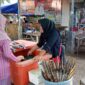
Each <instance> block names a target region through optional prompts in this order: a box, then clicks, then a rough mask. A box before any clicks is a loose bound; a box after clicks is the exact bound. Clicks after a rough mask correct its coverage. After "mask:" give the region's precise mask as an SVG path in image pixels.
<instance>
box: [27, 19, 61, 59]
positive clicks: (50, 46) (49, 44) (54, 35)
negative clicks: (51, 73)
mask: <svg viewBox="0 0 85 85" xmlns="http://www.w3.org/2000/svg"><path fill="white" fill-rule="evenodd" d="M38 23H39V25H40V32H41V36H40V39H39V42H38V44H37V45H36V46H34V47H33V48H32V49H31V50H30V51H29V52H28V55H30V54H32V52H34V51H35V50H36V49H38V48H41V52H40V53H39V56H43V55H44V54H45V53H49V54H50V55H51V56H52V58H56V57H57V56H59V55H60V56H61V54H60V52H59V51H60V43H61V38H60V33H59V31H58V30H57V29H56V27H55V24H54V22H53V21H51V20H49V19H47V18H43V19H40V20H39V21H38ZM51 56H50V57H51ZM50 57H49V58H50ZM40 59H41V58H40Z"/></svg>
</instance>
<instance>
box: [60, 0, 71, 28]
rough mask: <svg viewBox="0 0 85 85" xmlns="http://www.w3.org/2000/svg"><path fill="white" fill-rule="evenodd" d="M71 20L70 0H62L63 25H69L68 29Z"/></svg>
mask: <svg viewBox="0 0 85 85" xmlns="http://www.w3.org/2000/svg"><path fill="white" fill-rule="evenodd" d="M69 21H70V1H69V0H62V20H61V25H62V26H67V29H69Z"/></svg>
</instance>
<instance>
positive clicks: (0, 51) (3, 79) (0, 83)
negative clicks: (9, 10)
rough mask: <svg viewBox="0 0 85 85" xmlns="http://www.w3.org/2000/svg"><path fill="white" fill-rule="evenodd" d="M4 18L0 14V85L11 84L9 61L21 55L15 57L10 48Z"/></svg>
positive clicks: (18, 58)
mask: <svg viewBox="0 0 85 85" xmlns="http://www.w3.org/2000/svg"><path fill="white" fill-rule="evenodd" d="M5 24H6V18H5V17H4V16H3V15H1V14H0V85H11V78H10V61H15V62H19V61H20V60H21V59H23V57H21V56H20V57H16V56H14V55H13V53H12V51H11V50H10V46H9V44H10V41H11V39H10V38H9V37H8V35H7V34H6V32H5V30H4V29H5Z"/></svg>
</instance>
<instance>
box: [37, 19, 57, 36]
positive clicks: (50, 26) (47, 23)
mask: <svg viewBox="0 0 85 85" xmlns="http://www.w3.org/2000/svg"><path fill="white" fill-rule="evenodd" d="M38 22H39V24H41V26H42V29H43V31H44V32H43V33H42V35H43V36H44V37H45V38H47V37H49V35H50V34H51V32H52V31H53V30H56V27H55V24H54V22H53V21H51V20H49V19H47V18H44V19H40V20H38Z"/></svg>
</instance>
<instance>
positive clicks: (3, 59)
mask: <svg viewBox="0 0 85 85" xmlns="http://www.w3.org/2000/svg"><path fill="white" fill-rule="evenodd" d="M9 43H10V41H9V40H0V85H10V84H6V83H3V81H6V82H7V80H6V79H7V78H8V77H10V68H9V65H10V64H9V61H10V60H13V61H17V58H16V57H15V56H14V55H13V53H12V52H11V50H10V47H9ZM2 80H3V81H2ZM8 80H9V79H8ZM8 82H9V81H8Z"/></svg>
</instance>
